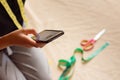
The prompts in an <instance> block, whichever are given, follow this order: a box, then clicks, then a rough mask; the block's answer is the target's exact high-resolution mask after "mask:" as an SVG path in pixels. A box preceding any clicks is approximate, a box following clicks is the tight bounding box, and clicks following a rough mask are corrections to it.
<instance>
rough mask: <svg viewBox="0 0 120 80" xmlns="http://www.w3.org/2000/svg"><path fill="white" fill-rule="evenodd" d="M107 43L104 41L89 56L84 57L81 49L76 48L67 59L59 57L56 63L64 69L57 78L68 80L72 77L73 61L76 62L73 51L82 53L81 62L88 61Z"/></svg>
mask: <svg viewBox="0 0 120 80" xmlns="http://www.w3.org/2000/svg"><path fill="white" fill-rule="evenodd" d="M108 45H109V43H108V42H106V43H105V44H103V45H102V46H101V47H100V48H99V49H97V50H96V51H95V52H93V53H92V54H91V55H90V56H88V57H86V58H84V51H83V49H81V48H76V49H75V50H74V54H73V56H71V57H70V59H69V60H64V59H60V60H59V63H58V67H59V68H62V67H65V70H64V71H63V73H62V74H61V76H60V77H59V80H70V78H71V77H72V74H73V72H74V70H73V67H74V65H75V62H76V58H75V53H82V59H81V60H82V61H83V62H88V61H90V60H92V59H93V58H94V57H95V56H97V55H98V54H99V53H100V52H101V51H103V50H104V49H105V48H106V47H107V46H108Z"/></svg>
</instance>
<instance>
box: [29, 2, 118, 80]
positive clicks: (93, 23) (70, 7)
mask: <svg viewBox="0 0 120 80" xmlns="http://www.w3.org/2000/svg"><path fill="white" fill-rule="evenodd" d="M29 1H30V4H31V6H32V9H33V10H34V12H35V14H36V15H37V17H38V18H39V20H40V23H39V25H37V27H36V26H34V25H35V24H36V22H35V24H34V23H33V21H32V20H31V19H29V23H30V24H31V25H32V26H34V27H36V30H38V32H39V31H41V30H43V29H61V30H64V31H65V34H64V35H63V36H62V37H60V38H58V39H56V40H55V41H53V42H51V43H49V44H47V45H46V46H45V47H44V48H43V50H44V52H45V55H46V56H47V58H48V61H49V65H50V69H51V75H52V78H53V80H58V78H59V76H60V74H61V73H62V71H61V70H59V69H58V67H57V64H58V60H59V59H69V58H70V56H71V55H72V54H73V51H74V49H75V48H77V47H81V46H80V41H81V40H83V39H91V38H93V37H94V36H95V35H96V34H97V33H98V32H99V31H101V30H102V29H104V28H105V29H106V30H107V31H106V33H105V34H104V35H103V36H102V37H101V38H100V39H99V40H98V41H97V42H96V44H95V47H94V49H93V50H92V51H89V52H86V54H85V56H87V55H89V54H91V53H92V52H93V51H95V50H96V49H98V48H99V47H100V46H101V45H103V44H104V43H105V42H106V41H109V42H110V46H109V47H107V48H106V49H105V50H104V51H102V52H101V53H100V54H99V55H98V56H96V57H95V58H94V59H93V60H92V61H90V62H89V63H87V64H82V62H81V54H76V58H77V62H76V65H75V72H74V75H73V77H72V79H71V80H120V0H29ZM29 18H30V17H29Z"/></svg>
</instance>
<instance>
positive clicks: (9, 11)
mask: <svg viewBox="0 0 120 80" xmlns="http://www.w3.org/2000/svg"><path fill="white" fill-rule="evenodd" d="M0 2H1V4H2V5H3V7H4V8H5V10H6V11H7V13H8V15H9V16H10V18H11V19H12V21H13V22H14V24H15V25H16V27H17V28H18V29H22V25H21V24H20V23H19V22H18V20H17V18H16V16H15V14H14V13H13V11H12V10H11V8H10V6H9V5H8V3H7V0H0ZM17 2H18V5H19V8H20V13H21V16H22V18H23V21H24V22H25V23H26V24H27V18H26V17H25V11H24V4H23V2H22V0H17Z"/></svg>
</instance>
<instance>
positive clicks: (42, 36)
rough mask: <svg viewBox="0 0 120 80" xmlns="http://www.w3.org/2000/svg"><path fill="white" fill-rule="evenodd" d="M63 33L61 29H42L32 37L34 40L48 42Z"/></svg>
mask: <svg viewBox="0 0 120 80" xmlns="http://www.w3.org/2000/svg"><path fill="white" fill-rule="evenodd" d="M63 34H64V31H62V30H43V31H41V32H40V33H38V35H37V36H36V37H33V39H34V40H35V41H36V42H38V43H39V42H43V43H49V42H51V41H53V40H55V39H56V38H58V37H60V36H62V35H63Z"/></svg>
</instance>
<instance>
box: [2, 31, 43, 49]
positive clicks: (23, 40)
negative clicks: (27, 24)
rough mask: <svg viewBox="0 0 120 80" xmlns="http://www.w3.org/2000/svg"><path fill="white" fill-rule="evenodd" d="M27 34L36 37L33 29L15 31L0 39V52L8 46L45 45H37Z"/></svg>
mask: <svg viewBox="0 0 120 80" xmlns="http://www.w3.org/2000/svg"><path fill="white" fill-rule="evenodd" d="M28 34H33V35H37V32H36V31H35V30H34V29H21V30H15V31H13V32H11V33H9V34H6V35H4V36H2V37H0V50H1V49H3V48H6V47H8V46H23V47H28V48H29V47H43V46H44V45H45V43H37V42H36V41H35V40H33V39H32V38H30V37H28V36H27V35H28Z"/></svg>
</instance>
